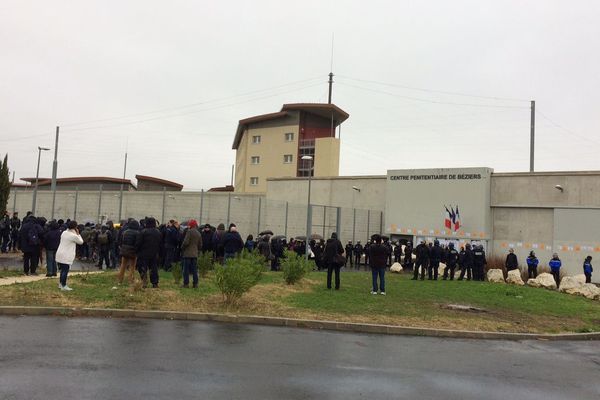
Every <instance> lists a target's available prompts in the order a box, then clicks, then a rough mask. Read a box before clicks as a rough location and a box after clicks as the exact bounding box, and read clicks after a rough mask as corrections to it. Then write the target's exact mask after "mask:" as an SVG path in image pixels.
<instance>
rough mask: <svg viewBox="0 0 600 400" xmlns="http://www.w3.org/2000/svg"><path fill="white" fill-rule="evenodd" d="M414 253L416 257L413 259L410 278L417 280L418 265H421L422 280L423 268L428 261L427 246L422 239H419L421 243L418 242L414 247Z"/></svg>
mask: <svg viewBox="0 0 600 400" xmlns="http://www.w3.org/2000/svg"><path fill="white" fill-rule="evenodd" d="M415 255H416V256H417V259H416V260H415V270H414V274H413V278H412V280H413V281H416V280H417V278H418V276H419V267H421V280H424V279H425V269H427V264H428V261H429V248H428V247H427V245H426V244H425V241H424V240H421V243H419V244H418V245H417V247H416V248H415Z"/></svg>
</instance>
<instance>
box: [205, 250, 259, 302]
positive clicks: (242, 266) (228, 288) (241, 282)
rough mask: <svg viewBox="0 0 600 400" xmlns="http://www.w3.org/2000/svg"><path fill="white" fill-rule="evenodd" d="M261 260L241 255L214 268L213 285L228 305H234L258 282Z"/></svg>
mask: <svg viewBox="0 0 600 400" xmlns="http://www.w3.org/2000/svg"><path fill="white" fill-rule="evenodd" d="M260 259H261V258H257V257H255V256H251V255H242V256H240V257H236V258H234V259H229V260H227V262H226V263H225V265H217V266H216V267H215V278H214V280H215V285H216V286H217V288H218V289H219V290H220V291H221V293H222V294H223V299H224V300H225V302H226V303H228V304H234V303H236V302H237V301H238V300H239V299H240V297H242V295H243V294H244V293H246V292H247V291H248V290H250V288H251V287H252V286H254V285H256V284H257V283H258V282H259V281H260V277H261V275H262V272H263V269H264V266H263V264H262V262H260V261H259V260H260Z"/></svg>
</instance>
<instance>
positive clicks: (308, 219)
mask: <svg viewBox="0 0 600 400" xmlns="http://www.w3.org/2000/svg"><path fill="white" fill-rule="evenodd" d="M302 161H306V162H307V163H308V165H309V168H308V201H307V207H306V243H305V245H304V247H305V249H306V250H305V256H306V259H307V260H308V254H309V246H308V243H309V238H310V227H311V222H312V209H311V207H310V186H311V182H312V161H313V157H312V156H302Z"/></svg>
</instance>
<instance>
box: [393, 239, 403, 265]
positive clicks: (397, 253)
mask: <svg viewBox="0 0 600 400" xmlns="http://www.w3.org/2000/svg"><path fill="white" fill-rule="evenodd" d="M401 261H402V245H401V244H400V243H396V245H395V246H394V263H398V264H400V262H401Z"/></svg>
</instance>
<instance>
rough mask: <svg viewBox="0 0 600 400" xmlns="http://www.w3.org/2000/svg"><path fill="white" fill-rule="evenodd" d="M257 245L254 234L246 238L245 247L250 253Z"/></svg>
mask: <svg viewBox="0 0 600 400" xmlns="http://www.w3.org/2000/svg"><path fill="white" fill-rule="evenodd" d="M255 246H256V242H255V241H254V236H252V235H248V237H247V238H246V243H244V249H246V250H247V251H248V252H249V253H252V251H254V247H255Z"/></svg>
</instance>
